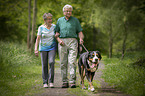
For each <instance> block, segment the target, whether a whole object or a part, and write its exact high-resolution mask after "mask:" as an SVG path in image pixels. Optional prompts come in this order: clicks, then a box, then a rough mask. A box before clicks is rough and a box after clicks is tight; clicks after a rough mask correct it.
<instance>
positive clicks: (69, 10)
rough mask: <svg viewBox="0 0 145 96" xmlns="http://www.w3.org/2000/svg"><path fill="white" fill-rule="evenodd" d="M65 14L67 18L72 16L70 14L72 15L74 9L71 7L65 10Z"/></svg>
mask: <svg viewBox="0 0 145 96" xmlns="http://www.w3.org/2000/svg"><path fill="white" fill-rule="evenodd" d="M63 14H64V16H66V17H67V18H70V16H71V15H72V10H71V8H70V9H67V8H66V9H65V10H64V12H63Z"/></svg>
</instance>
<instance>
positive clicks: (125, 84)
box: [103, 52, 145, 96]
mask: <svg viewBox="0 0 145 96" xmlns="http://www.w3.org/2000/svg"><path fill="white" fill-rule="evenodd" d="M117 57H118V56H116V57H113V58H111V59H109V58H107V57H106V58H103V61H104V63H105V69H104V71H103V73H104V75H103V78H104V79H105V81H106V82H108V83H109V84H110V85H113V86H115V87H116V88H117V89H119V90H121V91H123V92H125V93H128V94H132V95H133V96H144V95H145V93H144V92H145V67H144V65H145V62H142V64H141V65H140V66H139V65H138V64H137V63H136V61H139V60H140V59H141V58H143V57H145V54H144V53H143V52H141V53H139V52H133V53H128V54H126V57H125V58H124V60H121V59H120V58H117Z"/></svg>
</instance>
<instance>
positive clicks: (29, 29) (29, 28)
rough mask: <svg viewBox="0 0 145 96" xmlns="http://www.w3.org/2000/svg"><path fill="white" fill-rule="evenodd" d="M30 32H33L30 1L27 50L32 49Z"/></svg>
mask: <svg viewBox="0 0 145 96" xmlns="http://www.w3.org/2000/svg"><path fill="white" fill-rule="evenodd" d="M30 31H31V0H28V33H27V48H28V49H29V48H30Z"/></svg>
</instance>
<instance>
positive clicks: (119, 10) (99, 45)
mask: <svg viewBox="0 0 145 96" xmlns="http://www.w3.org/2000/svg"><path fill="white" fill-rule="evenodd" d="M65 4H70V5H72V6H73V16H75V17H76V18H78V19H79V21H80V23H81V25H82V28H83V33H84V35H85V39H84V45H85V46H86V47H87V48H88V50H99V51H101V52H102V53H104V54H107V55H108V56H109V57H110V58H111V57H112V54H115V53H120V54H122V57H124V54H125V52H126V51H143V52H144V51H145V43H144V42H145V1H144V0H23V1H20V0H4V1H3V0H1V1H0V40H3V41H14V42H19V43H25V42H27V43H28V41H29V45H28V48H30V47H31V45H32V49H34V48H33V47H34V44H33V43H34V42H35V38H36V36H37V29H38V27H39V26H40V25H41V24H43V23H44V22H43V18H42V16H43V14H44V13H48V12H50V13H52V14H53V23H54V24H56V22H57V19H58V18H59V17H62V16H63V12H62V8H63V6H64V5H65ZM31 25H32V27H31ZM28 31H29V32H28ZM32 35H33V36H32ZM31 41H32V42H31Z"/></svg>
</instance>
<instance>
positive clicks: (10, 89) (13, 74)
mask: <svg viewBox="0 0 145 96" xmlns="http://www.w3.org/2000/svg"><path fill="white" fill-rule="evenodd" d="M41 84H42V80H41V65H40V58H39V59H38V58H36V57H35V56H33V55H31V54H29V52H28V51H27V47H26V46H25V45H23V44H17V43H5V42H0V95H1V96H24V95H31V94H32V93H35V92H39V88H40V86H42V85H41ZM36 90H37V91H36Z"/></svg>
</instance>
